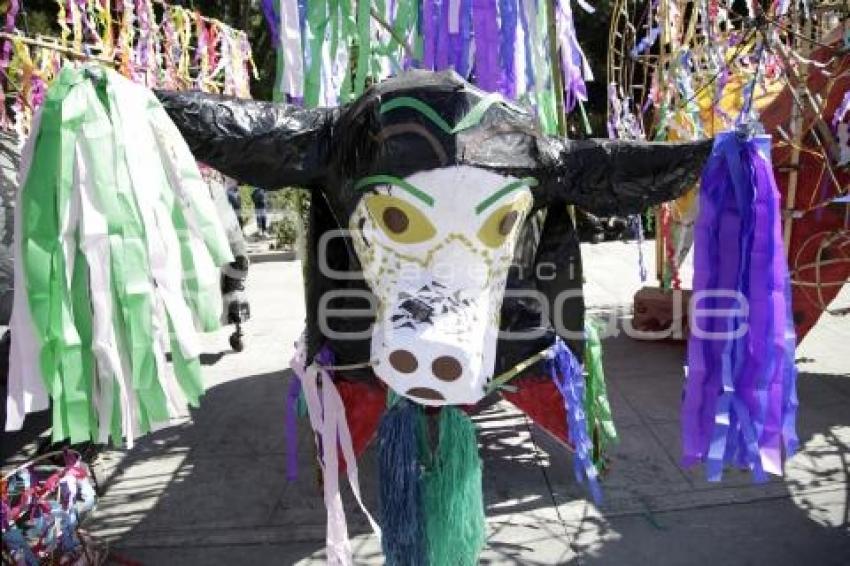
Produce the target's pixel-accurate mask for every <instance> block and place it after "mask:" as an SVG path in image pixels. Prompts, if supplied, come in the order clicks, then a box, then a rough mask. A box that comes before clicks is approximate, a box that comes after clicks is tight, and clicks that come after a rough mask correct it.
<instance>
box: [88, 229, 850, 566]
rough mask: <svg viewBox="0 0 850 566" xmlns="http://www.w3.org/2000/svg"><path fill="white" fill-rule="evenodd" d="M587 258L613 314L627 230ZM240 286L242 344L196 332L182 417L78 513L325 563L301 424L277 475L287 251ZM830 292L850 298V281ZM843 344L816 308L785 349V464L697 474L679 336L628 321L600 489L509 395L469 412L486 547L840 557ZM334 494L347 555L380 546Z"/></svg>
mask: <svg viewBox="0 0 850 566" xmlns="http://www.w3.org/2000/svg"><path fill="white" fill-rule="evenodd" d="M651 248H652V246H651V245H649V244H648V245H645V250H644V251H645V252H646V253H647V255H648V258H647V259H648V262H649V263H648V264H647V265H648V266H649V267H650V268H651V266H652V265H653V263H651V262H652V249H651ZM584 257H585V269H586V278H587V285H586V292H587V302H588V305H589V306H590V310H591V312H594V313H596V314H597V315H602V316H616V314H615V313H616V312H617V309H618V308H621V307H623V306H626V307H627V306H628V304H629V303H630V302H631V297H632V295H633V293H634V291H635V290H636V289H637V288H639V287H640V281H639V280H638V276H637V272H638V270H637V253H636V248H635V245H634V244H623V243H607V244H602V245H597V246H585V249H584ZM650 271H651V269H650ZM248 291H249V296H250V301H251V309H252V312H253V316H254V318H253V319H252V320H251V321H250V322H249V323H248V324H247V325H246V326H245V331H246V335H245V343H246V348H245V351H244V352H242V353H240V354H234V353H232V352H230V351H229V347H228V343H227V336H228V334H229V332H230V329H224V330H222V331H220V332H218V333H216V334H213V335H209V336H207V337H206V350H205V351H206V352H208V353H207V354H206V355H205V358H204V362H205V363H206V364H207V366H206V368H205V370H206V372H205V376H206V380H207V383H208V387H209V389H208V392H207V394H206V395H205V396H204V398H203V399H202V404H201V407H200V408H199V409H198V410H197V411H194V412H193V418H192V422H190V423H188V424H185V425H182V426H178V427H173V428H170V429H167V430H163V431H160V432H158V433H156V434H153V435H151V436H150V437H148V438H146V439H144V440H143V441H142V442H140V443H139V444H138V445H137V446H136V447H135V448H134V449H133V450H131V451H123V450H111V451H107V452H105V453H104V454H103V455H102V456H101V457H100V459H99V461H98V465H97V474H98V478H99V481H100V484H101V487H102V488H103V489H104V494H103V496H102V497H101V499H100V502H99V506H98V509H97V511H96V513H95V514H94V515H93V516H92V518H91V520H90V521H89V523H88V525H87V526H88V528H89V529H90V530H91V531H92V533H93V534H94V535H96V536H100V537H105V538H108V539H109V540H110V541H111V545H112V548H113V549H114V550H115V552H116V553H117V554H119V555H120V556H121V557H123V558H127V559H132V560H135V561H138V562H141V563H143V564H148V565H152V566H153V565H169V564H180V565H196V564H197V565H201V564H204V565H205V564H240V565H241V564H245V565H249V564H257V565H261V564H294V563H298V564H321V563H324V560H323V551H322V548H323V546H324V531H325V512H324V507H323V504H322V499H321V491H320V490H319V489H318V488H317V484H316V474H315V470H314V464H313V463H312V461H311V458H312V449H311V447H310V442H311V438H310V434H309V432H308V431H307V425H306V423H301V441H300V445H299V451H300V475H299V478H298V480H297V481H296V482H294V483H287V482H286V480H285V477H284V473H285V452H284V447H285V439H284V401H285V393H286V387H287V384H288V381H289V379H290V372H289V370H288V369H287V368H288V361H289V358H290V356H291V355H292V351H293V348H292V344H293V342H294V341H295V339H296V338H297V336H298V334H299V333H300V331H301V328H302V325H303V319H304V306H303V301H302V299H301V274H300V264H299V263H297V262H276V263H264V264H258V265H255V266H253V267H252V271H251V273H250V277H249V280H248ZM839 301H840V302H841V304H845V305H846V304H850V289H845V291H844V293H843V294H842V295H841V296H840V297H839ZM848 345H850V319H848V318H847V317H844V318H832V317H827V318H825V319H824V320H823V321H822V322H821V323H820V324H819V326H818V327H817V328H816V329H815V330H814V331H813V332H812V333H811V334H810V335H809V336H808V337H807V339H806V341H805V342H804V343H803V344H802V345H801V347H800V348H799V349H798V352H797V357H798V358H799V359H801V360H802V361H801V363H800V365H799V367H800V372H801V373H800V378H799V393H800V402H801V410H800V414H799V420H798V428H799V432H800V437H801V444H802V450H801V452H800V453H799V454H798V455H797V456H796V457H795V458H794V459H793V460H792V461H791V463H790V464H789V466H788V470H787V474H786V477H785V478H783V479H777V480H774V481H771V482H769V483H767V484H764V485H754V484H753V483H752V482H751V481H750V479H749V477H748V476H747V475H746V474H743V473H739V472H734V471H730V472H728V473H727V475H726V479H725V481H724V482H723V483H720V484H710V483H707V482H705V481H704V479H703V478H702V475H701V473H700V471H698V470H697V471H683V470H682V469H680V468H679V467H678V465H677V461H678V457H679V425H678V422H679V401H680V396H681V385H682V377H681V374H682V369H681V368H682V364H683V360H684V346H683V344H681V343H672V342H657V343H647V342H637V341H635V340H633V339H631V338H629V337H627V336H624V335H620V336H618V337H616V338H610V339H608V340H606V341H605V343H604V363H605V371H606V375H607V378H608V383H609V392H610V397H611V403H612V406H613V412H614V418H615V422H616V424H617V426H618V429H619V433H620V437H621V442H620V444H619V445H618V446H616V447H615V448H614V449H613V450H612V453H611V457H612V469H611V472H610V474H609V475H608V477H607V478H606V480H605V482H604V485H603V488H604V495H605V502H604V503H603V504H602V505H601V506H598V507H597V506H596V505H594V504H593V503H591V502H589V500H588V495H587V493H586V491H585V490H584V489H582V488H581V487H580V486H577V485H576V483H575V480H574V479H573V474H572V462H571V457H570V455H569V454H567V453H566V451H565V450H564V449H563V448H561V447H560V446H559V445H557V444H556V443H554V442H552V441H551V440H550V439H549V438H548V437H547V436H546V435H545V433H542V432H541V431H540V430H539V429H536V428H535V427H534V426H531V425H530V424H529V422H528V421H527V419H526V418H525V417H524V416H523V415H522V414H520V413H518V412H517V411H515V410H513V409H512V408H511V406H510V405H508V404H506V403H499V404H497V405H495V406H493V407H491V408H490V409H489V410H487V411H485V412H484V413H482V414H481V415H479V416H478V417H476V421H477V424H478V426H479V430H480V443H481V455H482V459H483V461H484V492H485V504H486V509H487V519H488V528H489V539H488V545H487V549H486V551H485V552H484V554H483V556H482V563H484V564H528V565H535V564H541V565H542V564H566V563H588V564H641V563H648V564H653V565H655V564H712V563H714V562H715V561H720V560H723V561H724V562H725V563H726V564H780V565H781V564H789V565H791V564H794V565H796V564H802V563H807V564H848V563H850V527H849V526H848V525H850V489H849V488H848V474H850V357H848V355H847V347H848ZM374 472H375V454H374V450H370V451H369V452H368V453H367V455H366V456H365V458H364V459H363V461H362V462H361V476H360V477H361V483H362V485H363V488H364V490H365V497H366V501H367V504H368V505H369V507H370V508H371V509H376V508H377V507H376V503H375V501H376V499H375V495H376V482H375V477H376V475H375V473H374ZM345 489H346V490H347V488H345ZM345 495H346V509H347V511H348V519H349V526H350V530H351V531H352V533H353V535H354V536H353V544H354V547H355V549H356V559H357V563H358V564H380V563H382V560H381V558H380V552H379V548H378V545H377V542H376V540H375V539H374V537H373V536H371V535H370V534H368V528H367V526H366V524H365V519H364V518H363V516H362V515H361V514H360V512H359V511H358V510H357V509H356V505H355V504H354V503H353V501H352V500H351V498H350V497H348V493H347V491H346V493H345Z"/></svg>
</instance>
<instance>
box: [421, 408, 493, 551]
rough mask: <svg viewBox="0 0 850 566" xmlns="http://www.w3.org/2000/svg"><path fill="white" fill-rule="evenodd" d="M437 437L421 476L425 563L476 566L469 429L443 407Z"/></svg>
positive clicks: (476, 466)
mask: <svg viewBox="0 0 850 566" xmlns="http://www.w3.org/2000/svg"><path fill="white" fill-rule="evenodd" d="M439 435H440V438H439V441H438V444H437V450H436V453H435V454H434V458H433V462H432V465H431V467H430V469H429V470H428V472H426V475H425V502H424V503H425V521H426V531H427V534H428V554H429V557H430V564H431V566H462V565H474V564H478V555H479V553H480V552H481V549H482V548H483V547H484V541H485V531H484V527H485V524H484V501H483V497H482V493H481V459H480V458H479V457H478V441H477V439H476V437H475V426H474V425H473V424H472V421H471V420H470V419H469V417H468V416H467V415H466V414H465V413H464V412H463V411H461V410H460V409H457V408H455V407H444V408H443V409H442V412H441V414H440V424H439Z"/></svg>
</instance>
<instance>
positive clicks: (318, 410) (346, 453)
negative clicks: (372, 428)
mask: <svg viewBox="0 0 850 566" xmlns="http://www.w3.org/2000/svg"><path fill="white" fill-rule="evenodd" d="M304 362H306V359H305V353H304V346H303V342H299V345H298V348H297V351H296V354H295V357H294V358H293V361H292V369H293V371H294V372H295V373H296V375H297V376H298V378H299V379H300V380H301V386H302V390H303V391H304V399H305V401H306V403H307V413H308V414H309V417H310V425H311V426H312V428H313V431H314V432H315V433H316V434H317V435H318V438H317V441H319V442H320V444H321V449H322V457H321V459H320V461H319V465H320V466H321V467H322V478H323V484H324V485H323V487H324V498H325V507H326V508H327V516H328V522H327V537H326V543H327V555H328V556H327V559H328V564H330V565H332V566H350V565H352V564H353V561H352V552H351V543H350V541H349V540H348V526H347V523H346V520H345V509H344V508H343V505H342V497H341V495H340V491H339V457H338V453H337V450H338V447H339V448H341V449H342V455H343V458H344V460H345V466H346V473H347V476H348V483H349V485H350V486H351V491H352V493H353V494H354V498H355V499H356V500H357V503H358V505H360V509H361V510H362V511H363V514H364V515H366V518H367V519H368V521H369V524H370V525H371V527H372V530H373V531H374V533H375V534H376V535H377V536H378V537H379V538H380V536H381V529H380V527H379V526H378V524H377V522H375V520H374V519H373V518H372V515H371V514H370V513H369V511H368V510H367V509H366V505H365V504H364V503H363V498H362V496H361V492H360V481H359V477H358V472H357V458H356V456H355V454H354V445H353V443H352V439H351V431H350V430H349V428H348V421H347V419H346V416H345V405H344V404H343V402H342V397H340V395H339V391H338V390H337V388H336V386H335V385H334V383H333V379H332V378H331V376H330V374H329V373H328V372H327V371H326V370H325V369H323V368H319V367H318V365H317V364H315V363H312V364H310V365H309V366H308V367H306V368H305V367H304ZM320 380H321V401H320V392H319V381H320Z"/></svg>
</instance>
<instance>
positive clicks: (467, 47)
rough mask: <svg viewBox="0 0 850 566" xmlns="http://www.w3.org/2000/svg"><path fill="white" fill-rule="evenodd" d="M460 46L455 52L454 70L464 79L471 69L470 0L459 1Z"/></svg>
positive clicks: (467, 76)
mask: <svg viewBox="0 0 850 566" xmlns="http://www.w3.org/2000/svg"><path fill="white" fill-rule="evenodd" d="M458 41H459V42H460V48H459V49H458V50H457V51H456V52H455V53H456V57H457V58H456V59H455V70H456V71H457V73H458V74H459V75H460V76H462V77H463V78H465V79H468V78H469V73H470V71H471V70H472V65H471V64H470V60H469V55H470V53H472V50H471V48H472V0H461V3H460V37H459V38H458Z"/></svg>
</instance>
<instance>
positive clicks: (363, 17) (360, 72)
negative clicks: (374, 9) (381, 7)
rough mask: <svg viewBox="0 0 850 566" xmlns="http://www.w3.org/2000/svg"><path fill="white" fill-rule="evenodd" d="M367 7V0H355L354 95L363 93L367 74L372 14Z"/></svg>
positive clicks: (368, 3)
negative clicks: (355, 49) (355, 66)
mask: <svg viewBox="0 0 850 566" xmlns="http://www.w3.org/2000/svg"><path fill="white" fill-rule="evenodd" d="M369 7H370V2H369V0H357V70H356V72H355V75H354V96H360V95H361V94H363V91H364V90H365V89H366V77H367V76H368V75H369V56H370V54H371V50H372V44H371V42H370V41H369V31H370V29H371V24H372V22H371V19H372V15H371V14H370V12H369Z"/></svg>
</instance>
